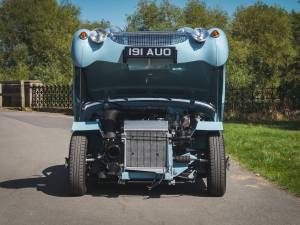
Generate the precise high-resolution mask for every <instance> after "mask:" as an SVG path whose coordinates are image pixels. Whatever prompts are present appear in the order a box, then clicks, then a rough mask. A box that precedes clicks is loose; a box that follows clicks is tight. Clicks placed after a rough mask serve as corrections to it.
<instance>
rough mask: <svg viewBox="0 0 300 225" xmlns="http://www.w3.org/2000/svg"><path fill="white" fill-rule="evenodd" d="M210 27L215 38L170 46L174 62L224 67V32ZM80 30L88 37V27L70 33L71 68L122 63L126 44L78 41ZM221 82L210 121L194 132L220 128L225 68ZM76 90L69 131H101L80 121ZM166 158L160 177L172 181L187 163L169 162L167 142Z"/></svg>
mask: <svg viewBox="0 0 300 225" xmlns="http://www.w3.org/2000/svg"><path fill="white" fill-rule="evenodd" d="M189 29H190V28H189ZM213 30H218V31H219V33H220V36H219V37H218V38H213V37H210V36H209V37H208V38H207V39H206V40H205V42H203V43H198V42H196V41H195V40H194V39H193V38H192V37H190V38H189V39H187V40H186V41H184V42H182V43H179V44H175V45H170V46H173V47H175V48H176V50H177V63H188V62H194V61H203V62H206V63H208V64H209V65H211V66H214V67H219V66H224V64H225V63H226V61H227V59H228V43H227V38H226V35H225V33H224V32H223V31H222V30H221V29H219V28H212V29H209V30H208V32H209V33H211V32H212V31H213ZM83 31H84V32H86V33H87V35H88V36H89V35H90V30H87V29H81V30H78V31H77V32H76V33H75V34H74V37H73V41H72V59H73V64H74V66H75V67H78V68H85V67H88V66H90V65H91V64H93V63H94V62H97V61H103V62H111V63H123V50H124V48H125V46H127V45H122V44H119V43H116V42H114V41H112V40H111V39H110V38H109V37H108V38H107V39H106V40H105V41H104V43H102V44H96V43H93V42H92V41H91V40H90V39H89V38H87V39H86V40H81V39H80V38H79V34H80V33H81V32H83ZM190 31H192V29H190ZM77 71H80V70H77ZM78 75H79V74H76V72H75V73H74V83H75V77H76V76H77V77H79V76H78ZM99 75H100V74H99ZM100 76H101V75H100ZM221 82H222V83H221V84H220V85H219V86H218V89H219V93H220V98H219V101H218V102H219V103H220V105H217V108H216V113H215V118H214V121H198V124H197V126H196V129H195V131H220V130H223V123H222V122H221V121H222V120H223V112H224V102H225V67H224V70H223V78H222V81H221ZM77 93H79V90H77V89H75V88H74V89H73V107H74V115H75V122H73V126H72V131H98V130H99V131H100V132H101V127H99V123H98V122H96V121H82V120H84V119H82V118H80V116H81V115H82V114H83V115H84V114H85V113H86V112H87V111H89V110H87V107H86V108H84V109H83V110H82V108H81V107H82V105H81V103H82V102H80V101H81V100H80V98H79V97H78V94H77ZM76 96H77V97H76ZM181 101H182V100H181ZM208 103H209V102H207V103H205V104H206V107H207V106H210V105H208ZM93 104H94V103H93ZM202 104H204V103H202ZM97 105H99V107H100V106H101V105H102V103H97ZM89 107H90V106H89ZM99 107H98V106H97V107H94V108H93V110H96V109H97V110H98V108H99ZM99 109H100V108H99ZM76 115H79V116H76ZM78 121H81V122H78ZM187 154H190V153H187ZM167 157H168V159H167V160H168V163H167V171H166V172H165V173H164V174H163V175H164V178H163V179H164V180H166V181H172V180H173V179H174V178H175V177H176V176H178V175H180V174H181V173H183V172H184V171H186V170H187V169H188V166H189V165H188V164H187V163H176V162H173V149H172V144H170V143H169V144H168V152H167ZM191 159H192V161H193V160H195V159H193V158H192V156H191ZM155 177H156V174H155V173H153V172H147V171H146V172H145V171H122V172H121V174H120V176H119V178H120V180H153V179H154V178H155Z"/></svg>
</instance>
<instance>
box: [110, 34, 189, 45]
mask: <svg viewBox="0 0 300 225" xmlns="http://www.w3.org/2000/svg"><path fill="white" fill-rule="evenodd" d="M110 38H111V40H113V41H114V42H117V43H119V44H122V45H132V46H168V45H174V44H178V43H181V42H184V41H186V40H187V39H188V35H187V34H185V33H176V32H152V31H151V32H150V31H149V32H132V33H131V32H121V33H113V34H112V35H111V37H110Z"/></svg>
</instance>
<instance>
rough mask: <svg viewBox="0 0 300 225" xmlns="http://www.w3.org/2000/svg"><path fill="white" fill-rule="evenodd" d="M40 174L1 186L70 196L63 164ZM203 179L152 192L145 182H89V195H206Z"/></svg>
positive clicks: (4, 183) (115, 196)
mask: <svg viewBox="0 0 300 225" xmlns="http://www.w3.org/2000/svg"><path fill="white" fill-rule="evenodd" d="M42 173H43V176H38V177H33V178H24V179H16V180H7V181H3V182H0V188H7V189H25V188H36V190H38V191H42V192H43V193H45V194H47V195H51V196H56V197H71V196H70V195H69V192H68V184H67V169H66V168H65V166H64V165H56V166H51V167H48V168H47V169H45V170H43V172H42ZM205 190H206V186H205V183H204V181H203V180H201V181H199V183H198V184H197V185H195V184H176V185H175V186H168V185H167V184H161V185H160V186H158V187H157V188H155V189H153V190H152V191H149V190H147V188H146V185H145V184H134V183H132V184H126V185H118V184H115V183H101V184H96V183H95V182H92V183H91V184H89V192H88V195H92V196H95V197H97V196H99V197H101V196H102V197H107V198H117V197H119V196H143V197H144V198H145V199H149V198H160V197H161V196H162V195H164V197H176V196H177V197H178V196H182V195H192V196H203V197H204V196H207V194H206V191H205Z"/></svg>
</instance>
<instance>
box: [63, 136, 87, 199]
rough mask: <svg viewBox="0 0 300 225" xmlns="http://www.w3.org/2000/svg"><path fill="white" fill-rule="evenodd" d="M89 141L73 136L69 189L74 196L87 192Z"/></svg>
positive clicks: (82, 137) (85, 138)
mask: <svg viewBox="0 0 300 225" xmlns="http://www.w3.org/2000/svg"><path fill="white" fill-rule="evenodd" d="M87 144H88V139H87V137H86V136H84V135H78V134H73V135H72V137H71V141H70V149H69V171H68V175H69V188H70V193H71V194H72V195H77V196H81V195H84V194H85V193H86V191H87V185H86V153H87Z"/></svg>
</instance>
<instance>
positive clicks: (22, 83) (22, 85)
mask: <svg viewBox="0 0 300 225" xmlns="http://www.w3.org/2000/svg"><path fill="white" fill-rule="evenodd" d="M20 98H21V110H24V109H25V87H24V80H20Z"/></svg>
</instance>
